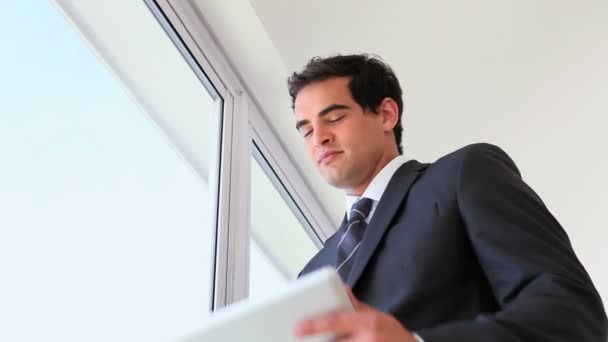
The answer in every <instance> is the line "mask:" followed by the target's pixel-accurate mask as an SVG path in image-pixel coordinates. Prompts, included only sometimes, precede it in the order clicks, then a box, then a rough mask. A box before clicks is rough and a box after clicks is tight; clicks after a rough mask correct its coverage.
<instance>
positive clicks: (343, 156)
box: [294, 77, 398, 195]
mask: <svg viewBox="0 0 608 342" xmlns="http://www.w3.org/2000/svg"><path fill="white" fill-rule="evenodd" d="M349 81H350V78H348V77H335V78H330V79H328V80H324V81H319V82H315V83H311V84H309V85H307V86H306V87H304V88H302V90H300V92H299V93H298V95H297V97H296V100H295V103H294V108H295V114H296V118H297V120H298V122H297V125H296V128H297V129H298V132H299V133H300V136H301V137H302V139H304V144H305V146H306V150H307V152H308V155H309V157H310V158H311V159H312V162H313V163H314V164H315V166H316V167H317V169H318V170H319V171H320V172H321V174H322V176H323V177H324V178H325V179H326V180H327V182H328V183H329V184H331V185H333V186H335V187H337V188H340V189H344V190H346V191H347V193H357V192H358V194H359V195H360V194H361V193H362V191H363V190H364V189H365V187H367V185H368V184H369V182H370V181H371V179H373V177H374V176H375V174H376V173H377V172H378V171H379V170H380V169H381V168H382V167H383V166H384V165H382V164H383V163H382V162H383V160H384V159H387V158H390V159H392V158H393V157H394V156H396V154H398V153H397V152H396V145H395V143H394V136H393V135H392V129H393V127H394V125H395V123H396V121H395V119H394V118H388V120H387V117H386V115H384V114H383V113H384V111H383V110H380V111H379V113H380V115H379V114H375V113H372V112H369V111H365V110H363V109H362V108H361V106H360V105H359V104H357V102H355V100H354V99H353V98H352V96H351V94H350V91H349V89H348V82H349ZM389 100H390V99H389ZM391 101H392V100H391ZM392 102H393V103H394V101H392ZM383 103H384V102H383ZM381 107H382V105H381ZM389 138H390V139H392V145H391V143H390V141H391V140H387V139H389ZM387 141H388V142H389V143H388V144H387ZM390 146H392V147H390ZM389 154H390V156H389ZM390 159H388V160H389V161H390Z"/></svg>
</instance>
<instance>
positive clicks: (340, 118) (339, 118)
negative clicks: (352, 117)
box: [329, 115, 346, 123]
mask: <svg viewBox="0 0 608 342" xmlns="http://www.w3.org/2000/svg"><path fill="white" fill-rule="evenodd" d="M345 116H346V115H342V116H339V117H337V118H335V119H331V120H329V122H331V123H334V122H338V121H340V120H342V119H343V118H344V117H345Z"/></svg>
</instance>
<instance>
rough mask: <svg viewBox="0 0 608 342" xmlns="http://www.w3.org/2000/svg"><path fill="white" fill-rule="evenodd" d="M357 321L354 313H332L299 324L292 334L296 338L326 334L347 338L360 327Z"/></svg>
mask: <svg viewBox="0 0 608 342" xmlns="http://www.w3.org/2000/svg"><path fill="white" fill-rule="evenodd" d="M357 321H358V317H357V315H356V313H355V312H344V311H339V312H334V313H330V314H327V315H323V316H318V317H314V318H311V319H307V320H304V321H302V322H300V323H299V324H298V325H296V327H295V328H294V334H295V335H296V336H297V337H304V336H310V335H317V334H327V333H329V334H333V335H336V336H348V335H351V334H353V332H354V331H356V329H357V328H358V327H359V326H361V324H358V323H357Z"/></svg>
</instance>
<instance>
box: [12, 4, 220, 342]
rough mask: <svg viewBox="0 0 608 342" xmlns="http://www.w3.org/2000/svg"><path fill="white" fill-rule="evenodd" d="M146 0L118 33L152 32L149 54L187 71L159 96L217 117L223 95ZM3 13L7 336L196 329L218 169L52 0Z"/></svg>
mask: <svg viewBox="0 0 608 342" xmlns="http://www.w3.org/2000/svg"><path fill="white" fill-rule="evenodd" d="M139 3H140V4H138V5H130V6H131V7H132V8H135V7H137V6H139V7H137V8H139V10H138V12H136V13H129V20H130V23H131V27H122V28H123V29H124V30H125V34H124V35H123V36H121V37H116V39H119V38H120V39H125V37H126V36H128V34H129V32H130V31H127V30H129V29H132V30H133V31H135V30H139V32H144V33H146V34H149V36H148V35H145V36H141V37H140V38H141V39H142V41H143V40H145V41H146V44H148V45H146V46H154V47H155V49H156V50H154V51H145V50H142V51H141V53H142V55H148V56H150V58H152V57H153V56H159V55H160V56H162V57H163V58H164V61H163V63H158V65H157V68H158V69H159V74H160V70H162V68H168V67H171V68H175V70H165V71H166V72H167V73H169V74H171V75H177V76H175V77H178V76H179V75H182V74H184V75H191V78H190V79H187V80H185V81H184V82H183V84H182V83H179V87H177V88H179V89H178V90H179V91H180V92H182V93H183V94H184V96H183V97H172V98H170V99H167V101H165V103H169V104H173V103H174V104H175V107H176V108H177V107H179V110H180V111H181V112H180V113H186V114H188V115H191V117H192V118H193V122H196V120H199V121H202V122H207V121H210V122H213V121H214V120H216V121H217V118H218V117H219V115H220V113H221V105H220V104H221V101H220V100H219V99H217V97H212V96H211V95H210V94H209V93H208V92H207V90H206V89H205V87H204V86H203V85H202V84H200V83H197V80H196V77H195V76H194V73H192V70H190V68H189V66H188V64H187V63H186V62H185V61H184V59H183V58H182V56H181V55H180V53H179V52H178V50H177V49H176V48H175V46H174V45H173V43H172V42H171V41H170V40H169V38H168V37H167V36H166V35H165V34H164V32H163V31H162V29H160V27H159V25H158V23H157V22H156V21H155V19H154V18H153V16H152V14H151V13H150V12H149V11H148V10H147V8H146V7H145V5H144V4H143V2H142V1H140V2H139ZM108 6H109V5H108ZM125 7H129V6H126V5H125ZM116 11H119V12H121V11H123V9H116ZM2 14H3V15H2V17H3V20H2V23H1V24H0V28H1V29H0V38H1V40H2V42H3V44H2V46H3V47H2V51H1V52H0V75H1V80H0V99H1V101H0V103H1V104H0V105H1V106H2V110H0V118H1V122H2V123H1V124H0V156H1V158H2V161H1V162H0V165H1V166H0V189H2V190H1V192H0V208H2V215H0V274H2V280H1V281H0V326H1V328H0V341H64V342H67V341H78V342H82V341H104V342H107V341H166V340H169V339H171V338H175V337H177V336H181V335H183V334H185V333H187V332H189V331H191V330H194V329H196V328H197V327H199V326H200V325H201V323H202V322H203V321H204V320H205V318H206V317H207V315H208V311H209V308H210V306H211V305H210V303H211V284H212V279H211V273H212V267H211V265H212V258H213V239H214V229H213V226H212V221H213V217H212V215H211V212H210V209H209V208H210V207H211V206H212V204H213V203H212V202H213V201H215V197H214V196H215V191H214V190H213V189H214V187H213V186H210V184H208V183H209V177H208V175H209V174H212V173H213V172H212V170H213V168H214V167H216V165H217V163H216V162H213V161H212V160H213V159H212V158H208V159H207V160H208V161H207V162H208V163H209V161H211V162H210V163H209V164H207V165H203V164H198V165H197V166H196V167H192V166H191V165H192V163H189V162H188V161H187V159H188V158H187V156H186V157H184V151H183V150H181V148H183V146H186V145H187V144H183V145H179V146H176V145H175V144H171V143H169V139H168V138H167V136H168V135H167V134H165V133H166V132H163V129H162V127H159V126H157V125H155V123H154V122H153V121H152V120H150V118H149V117H148V116H147V115H146V114H147V113H146V112H144V111H142V107H141V106H140V104H139V103H136V101H134V100H133V97H132V96H130V95H129V92H127V91H125V88H124V86H123V85H122V84H121V83H120V82H119V81H117V79H116V78H115V77H113V76H112V74H111V72H109V69H108V68H107V67H106V66H104V65H103V64H102V63H100V59H99V58H98V57H97V56H96V55H95V53H93V52H92V51H91V49H89V47H88V46H87V45H86V44H85V43H84V42H83V40H82V39H81V37H80V35H79V34H78V33H77V32H75V30H74V28H73V27H72V26H71V25H69V24H68V23H67V22H66V20H65V19H64V17H63V16H62V15H61V14H60V13H59V12H58V11H57V9H56V8H54V7H53V6H52V5H51V4H50V3H49V2H46V1H42V2H40V1H31V2H30V1H21V2H19V1H18V2H11V3H5V4H3V5H2ZM140 18H143V19H141V20H140ZM140 24H141V25H144V26H138V25H140ZM113 25H120V21H117V22H115V23H113ZM145 25H154V26H149V27H148V26H145ZM150 27H151V28H152V29H149V28H150ZM123 52H124V51H123ZM155 75H156V74H151V75H149V79H148V80H149V81H151V82H152V83H150V84H152V85H153V86H154V87H155V88H156V90H157V91H159V93H163V92H164V91H165V89H163V88H162V87H171V88H172V89H166V91H167V93H171V94H174V92H175V88H176V86H175V84H172V83H171V82H170V81H166V80H164V79H156V80H155V79H154V77H155ZM193 80H194V81H193ZM131 81H132V82H135V83H136V82H137V79H132V80H131ZM165 81H166V82H165ZM178 81H179V79H176V82H178ZM180 87H181V88H180ZM157 97H160V96H157ZM192 99H194V100H192ZM218 101H220V102H218ZM162 114H164V115H167V116H168V117H176V116H177V115H174V114H175V113H172V112H171V111H170V110H169V111H167V112H163V113H162ZM186 117H188V116H186ZM182 124H183V126H188V125H187V124H188V122H187V121H186V122H185V124H184V123H182ZM190 126H192V127H188V129H190V130H191V132H195V134H198V135H197V137H196V138H194V139H191V142H197V141H204V142H206V144H201V145H199V147H200V149H199V150H198V152H197V153H199V154H202V155H205V156H213V155H214V150H215V149H216V148H217V144H213V143H211V144H208V142H216V141H217V140H218V139H217V136H218V132H219V129H218V127H217V126H214V125H212V124H201V125H196V124H193V125H190ZM197 139H198V140H197ZM191 155H195V154H194V153H192V154H191ZM201 165H203V166H204V167H202V166H201ZM205 167H206V170H204V168H205ZM201 170H202V171H201ZM205 171H206V173H205ZM205 175H207V177H205Z"/></svg>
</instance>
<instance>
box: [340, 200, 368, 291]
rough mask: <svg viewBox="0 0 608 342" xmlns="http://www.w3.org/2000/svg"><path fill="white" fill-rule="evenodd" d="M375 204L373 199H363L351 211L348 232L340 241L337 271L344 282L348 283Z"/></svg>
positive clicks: (346, 231) (347, 226)
mask: <svg viewBox="0 0 608 342" xmlns="http://www.w3.org/2000/svg"><path fill="white" fill-rule="evenodd" d="M373 202H374V201H373V200H372V199H369V198H365V197H362V198H360V199H359V200H358V201H357V202H355V204H353V206H352V209H351V210H350V218H349V219H348V221H347V222H346V230H344V233H343V234H342V236H341V237H340V240H339V241H338V246H337V249H338V258H337V259H336V271H338V274H339V275H340V278H342V281H343V282H346V279H347V278H348V274H349V273H350V269H351V268H352V264H353V262H354V255H355V252H357V249H358V248H359V245H361V240H363V233H364V232H365V228H366V227H367V222H365V218H366V217H367V215H369V212H370V210H371V208H372V203H373Z"/></svg>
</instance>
